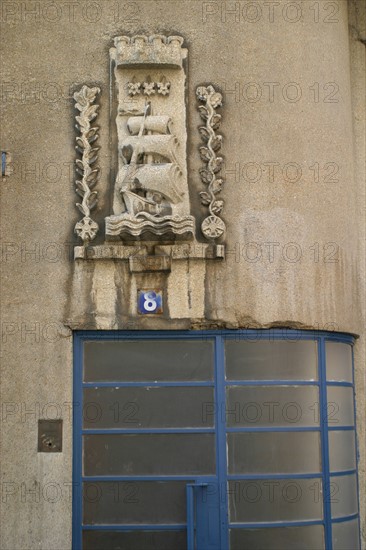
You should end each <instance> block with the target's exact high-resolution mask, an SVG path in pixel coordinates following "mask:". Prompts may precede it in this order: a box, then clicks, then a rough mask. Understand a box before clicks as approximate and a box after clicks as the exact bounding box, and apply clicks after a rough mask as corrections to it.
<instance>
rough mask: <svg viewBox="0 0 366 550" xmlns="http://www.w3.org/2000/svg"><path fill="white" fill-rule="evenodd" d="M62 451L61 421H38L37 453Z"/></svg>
mask: <svg viewBox="0 0 366 550" xmlns="http://www.w3.org/2000/svg"><path fill="white" fill-rule="evenodd" d="M61 451H62V420H43V419H42V420H38V452H39V453H60V452H61Z"/></svg>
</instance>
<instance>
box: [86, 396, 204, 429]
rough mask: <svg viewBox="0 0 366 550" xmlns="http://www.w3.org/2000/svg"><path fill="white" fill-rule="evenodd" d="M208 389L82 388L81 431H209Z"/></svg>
mask: <svg viewBox="0 0 366 550" xmlns="http://www.w3.org/2000/svg"><path fill="white" fill-rule="evenodd" d="M213 391H214V390H213V388H209V387H195V388H194V387H164V388H161V387H160V388H159V387H156V386H155V387H154V386H153V387H151V386H145V387H143V388H141V387H140V388H135V387H125V388H85V389H84V402H83V420H84V428H126V429H138V428H210V427H212V426H213V425H214V414H213V412H214V393H213Z"/></svg>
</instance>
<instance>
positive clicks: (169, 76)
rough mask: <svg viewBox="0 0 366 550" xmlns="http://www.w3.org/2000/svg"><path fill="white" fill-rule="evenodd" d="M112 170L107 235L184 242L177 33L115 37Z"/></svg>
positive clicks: (189, 228)
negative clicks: (115, 142)
mask: <svg viewBox="0 0 366 550" xmlns="http://www.w3.org/2000/svg"><path fill="white" fill-rule="evenodd" d="M114 43H115V47H114V48H112V49H111V52H110V55H111V58H112V60H113V62H114V65H115V79H116V85H117V88H118V111H117V118H116V124H117V137H118V173H117V177H116V180H115V182H114V195H113V215H111V216H109V217H107V218H106V238H107V240H116V239H117V240H119V239H122V240H123V241H131V240H132V241H134V240H141V239H143V240H152V241H156V240H164V241H173V242H174V241H175V240H191V239H193V238H194V232H195V223H194V218H193V217H192V216H191V215H190V206H189V194H188V178H187V159H186V142H187V134H186V109H185V80H186V75H185V71H184V60H185V59H186V57H187V50H186V49H185V48H183V47H182V44H183V39H182V38H181V37H179V36H169V37H166V36H161V35H154V36H150V37H147V36H134V37H132V38H129V37H126V36H119V37H116V38H115V41H114Z"/></svg>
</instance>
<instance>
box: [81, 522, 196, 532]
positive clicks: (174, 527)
mask: <svg viewBox="0 0 366 550" xmlns="http://www.w3.org/2000/svg"><path fill="white" fill-rule="evenodd" d="M82 529H83V531H183V530H184V529H187V524H183V523H171V524H169V523H167V524H162V523H160V524H150V523H140V524H138V525H136V524H135V523H133V524H131V525H118V524H117V525H116V524H113V525H105V524H103V525H83V526H82Z"/></svg>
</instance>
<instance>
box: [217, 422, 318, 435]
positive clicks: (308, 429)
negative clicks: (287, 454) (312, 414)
mask: <svg viewBox="0 0 366 550" xmlns="http://www.w3.org/2000/svg"><path fill="white" fill-rule="evenodd" d="M294 424H295V423H294ZM226 431H227V432H228V433H233V432H234V433H237V432H320V427H316V426H315V427H314V428H312V427H307V426H306V427H300V426H296V425H294V426H291V427H287V426H286V427H274V428H268V427H263V428H259V427H258V428H254V427H253V428H252V427H250V428H226Z"/></svg>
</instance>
